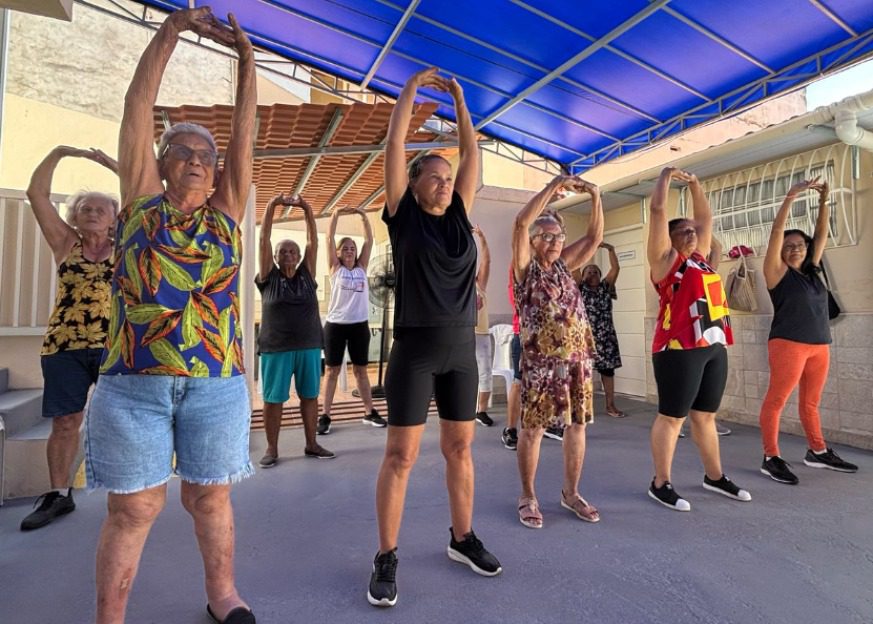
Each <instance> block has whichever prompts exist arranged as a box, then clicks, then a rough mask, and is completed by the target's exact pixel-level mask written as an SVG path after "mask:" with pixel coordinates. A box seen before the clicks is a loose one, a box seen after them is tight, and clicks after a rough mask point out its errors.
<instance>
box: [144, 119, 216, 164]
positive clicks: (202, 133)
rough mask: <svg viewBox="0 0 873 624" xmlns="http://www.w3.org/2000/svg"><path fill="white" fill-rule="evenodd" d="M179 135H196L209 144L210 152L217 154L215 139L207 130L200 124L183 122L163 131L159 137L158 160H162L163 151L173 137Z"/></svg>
mask: <svg viewBox="0 0 873 624" xmlns="http://www.w3.org/2000/svg"><path fill="white" fill-rule="evenodd" d="M180 134H196V135H197V136H199V137H201V138H202V139H203V140H205V141H206V142H207V143H209V147H211V148H212V151H213V152H215V153H216V155H217V154H218V147H217V146H216V145H215V139H214V138H213V136H212V133H211V132H209V130H207V129H206V128H205V127H204V126H201V125H200V124H196V123H191V122H188V121H183V122H181V123H177V124H173V125H172V126H170V127H169V128H167V129H166V130H164V134H162V135H161V142H160V143H158V159H161V158H163V156H164V150H166V149H167V145H169V144H170V141H172V140H173V138H174V137H177V136H178V135H180Z"/></svg>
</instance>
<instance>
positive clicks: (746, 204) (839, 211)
mask: <svg viewBox="0 0 873 624" xmlns="http://www.w3.org/2000/svg"><path fill="white" fill-rule="evenodd" d="M851 159H852V155H851V153H850V149H849V146H846V145H842V144H840V145H833V146H830V147H827V148H822V149H819V150H814V151H812V152H807V153H804V154H798V155H796V156H793V157H791V158H785V159H782V160H779V161H774V162H770V163H766V164H764V165H759V166H757V167H752V168H749V169H745V170H742V171H738V172H735V173H732V174H727V175H723V176H720V177H718V178H715V179H710V180H706V181H705V182H704V183H703V186H704V191H705V192H706V194H707V198H708V199H709V203H710V206H711V208H712V212H713V234H714V235H715V236H716V237H718V238H719V239H720V240H721V242H722V245H723V246H724V249H725V252H726V251H727V250H728V249H730V248H731V247H733V246H734V245H746V246H748V247H752V248H753V249H755V251H756V252H757V253H758V254H759V255H760V254H763V253H764V251H765V249H766V246H767V241H768V240H769V238H770V230H771V227H772V225H773V219H774V218H775V216H776V212H777V211H778V210H779V207H780V206H781V205H782V201H783V200H784V199H785V195H786V194H787V193H788V189H790V188H791V186H792V185H794V184H796V183H797V182H800V181H801V180H808V179H812V178H816V177H818V178H819V179H820V180H825V181H827V183H828V185H829V187H830V192H829V197H828V205H829V207H830V218H829V220H828V221H829V223H828V229H829V240H828V246H830V247H834V246H844V245H853V244H855V231H856V225H855V210H854V197H855V195H854V185H853V179H852V175H851V169H852V166H851ZM684 199H686V201H685V202H683V203H684V205H685V207H686V210H687V211H688V212H689V213H690V210H691V206H690V202H688V201H687V200H688V199H690V198H684ZM817 217H818V193H815V192H808V193H806V194H804V195H802V196H800V197H798V198H797V199H796V200H795V201H794V203H793V204H792V206H791V211H790V213H789V217H788V223H787V224H786V229H793V228H797V229H800V230H803V231H804V232H807V233H808V234H809V235H812V233H813V231H814V230H815V221H816V218H817Z"/></svg>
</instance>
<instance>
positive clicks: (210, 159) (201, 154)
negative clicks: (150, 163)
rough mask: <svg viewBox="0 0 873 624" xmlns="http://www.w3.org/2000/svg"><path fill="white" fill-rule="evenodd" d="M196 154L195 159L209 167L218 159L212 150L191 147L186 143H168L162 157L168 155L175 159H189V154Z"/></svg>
mask: <svg viewBox="0 0 873 624" xmlns="http://www.w3.org/2000/svg"><path fill="white" fill-rule="evenodd" d="M194 154H197V160H199V161H200V164H202V165H204V166H206V167H211V166H212V165H214V164H215V161H216V160H218V154H216V153H215V152H213V151H212V150H206V149H198V150H195V149H191V148H190V147H188V146H187V145H182V144H181V143H168V144H167V147H166V148H164V153H163V155H162V157H166V156H169V157H170V158H174V159H176V160H190V158H191V156H193V155H194Z"/></svg>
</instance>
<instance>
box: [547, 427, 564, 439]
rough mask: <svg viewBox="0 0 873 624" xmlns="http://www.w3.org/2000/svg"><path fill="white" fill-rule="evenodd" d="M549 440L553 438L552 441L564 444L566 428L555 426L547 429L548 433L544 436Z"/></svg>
mask: <svg viewBox="0 0 873 624" xmlns="http://www.w3.org/2000/svg"><path fill="white" fill-rule="evenodd" d="M543 435H544V436H546V437H547V438H551V439H552V440H558V441H559V442H563V440H564V428H563V427H560V426H558V425H554V426H552V427H546V431H545V433H544V434H543Z"/></svg>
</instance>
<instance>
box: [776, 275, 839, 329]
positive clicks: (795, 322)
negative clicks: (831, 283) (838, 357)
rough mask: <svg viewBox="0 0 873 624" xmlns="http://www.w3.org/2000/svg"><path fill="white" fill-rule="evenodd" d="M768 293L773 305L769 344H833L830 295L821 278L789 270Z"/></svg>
mask: <svg viewBox="0 0 873 624" xmlns="http://www.w3.org/2000/svg"><path fill="white" fill-rule="evenodd" d="M769 293H770V301H772V302H773V324H772V325H770V340H772V339H773V338H784V339H785V340H793V341H794V342H802V343H804V344H830V342H831V330H830V325H829V324H828V291H827V289H826V288H825V285H824V283H823V282H822V281H821V280H820V279H819V278H818V276H816V275H805V274H803V273H801V272H800V271H795V270H794V269H792V268H789V269H788V270H787V271H786V272H785V276H784V277H783V278H782V279H781V280H779V283H778V284H776V286H775V288H773V289H771V290H770V291H769Z"/></svg>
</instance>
